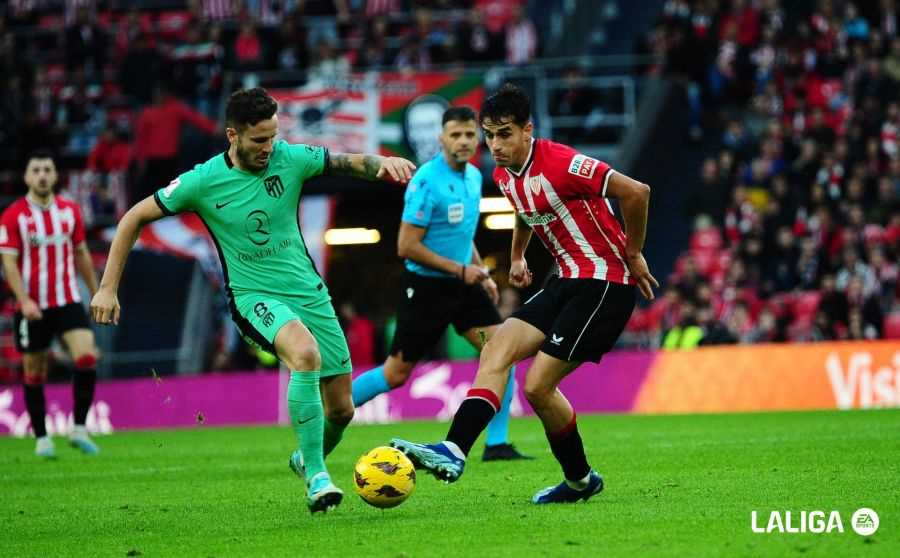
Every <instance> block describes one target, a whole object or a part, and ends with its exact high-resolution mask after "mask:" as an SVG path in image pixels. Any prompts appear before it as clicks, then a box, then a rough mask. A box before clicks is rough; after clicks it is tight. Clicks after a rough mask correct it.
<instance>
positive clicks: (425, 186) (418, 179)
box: [402, 151, 481, 277]
mask: <svg viewBox="0 0 900 558" xmlns="http://www.w3.org/2000/svg"><path fill="white" fill-rule="evenodd" d="M480 203H481V171H480V170H478V168H477V167H475V165H472V164H471V163H466V168H465V170H463V171H456V170H453V169H452V168H450V165H449V164H447V160H446V159H444V153H443V151H441V152H440V153H438V154H437V155H436V156H435V157H434V158H433V159H431V160H430V161H428V162H427V163H425V164H424V165H422V166H421V167H419V170H418V171H416V174H415V176H413V178H412V180H411V181H410V182H409V186H407V187H406V195H405V196H404V199H403V217H402V220H403V222H404V223H409V224H411V225H415V226H417V227H422V228H424V229H426V230H425V236H424V237H423V238H422V243H423V244H424V245H425V246H426V247H427V248H428V249H429V250H431V251H432V252H435V253H437V254H440V255H441V256H444V257H445V258H449V259H451V260H454V261H457V262H459V263H466V264H468V263H470V262H471V261H472V240H473V239H474V238H475V229H476V228H477V227H478V215H479V205H480ZM406 269H408V270H410V271H412V272H413V273H418V274H420V275H427V276H429V277H448V276H451V275H450V274H447V273H444V272H443V271H438V270H436V269H433V268H430V267H425V266H423V265H420V264H418V263H416V262H414V261H412V260H406Z"/></svg>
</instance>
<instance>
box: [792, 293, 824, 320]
mask: <svg viewBox="0 0 900 558" xmlns="http://www.w3.org/2000/svg"><path fill="white" fill-rule="evenodd" d="M821 299H822V294H821V293H819V292H818V291H806V292H803V293H800V294H798V295H797V297H796V298H795V299H794V316H795V317H796V319H798V320H799V319H801V318H812V317H813V316H815V314H816V310H818V309H819V301H820V300H821Z"/></svg>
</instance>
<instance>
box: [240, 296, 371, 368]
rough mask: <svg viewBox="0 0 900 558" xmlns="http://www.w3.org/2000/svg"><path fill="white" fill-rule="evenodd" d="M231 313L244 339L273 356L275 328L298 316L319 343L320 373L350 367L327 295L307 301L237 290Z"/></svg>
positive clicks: (344, 344)
mask: <svg viewBox="0 0 900 558" xmlns="http://www.w3.org/2000/svg"><path fill="white" fill-rule="evenodd" d="M304 303H305V304H306V305H304ZM232 317H233V318H234V321H235V323H236V324H237V326H238V329H239V330H240V331H241V334H242V335H243V336H244V339H245V340H246V341H247V342H248V343H250V344H251V345H253V346H254V347H257V348H259V349H262V350H264V351H267V352H270V353H272V354H273V355H276V356H277V354H278V353H276V351H275V336H276V335H277V334H278V330H280V329H281V328H282V326H284V324H286V323H288V322H290V321H291V320H298V321H300V323H302V324H303V325H304V326H306V328H307V329H309V331H310V333H312V335H313V337H315V339H316V342H317V343H318V344H319V354H320V355H321V357H322V369H321V371H320V374H321V376H323V377H325V376H337V375H339V374H349V373H350V371H351V370H352V369H353V365H352V363H351V362H350V349H349V348H348V347H347V340H346V338H345V337H344V332H343V331H342V330H341V324H340V322H338V318H337V316H336V315H335V313H334V308H333V307H332V306H331V301H330V300H328V299H322V300H321V301H315V302H312V303H310V301H309V299H303V300H302V302H301V301H300V300H299V299H295V298H293V297H289V296H280V297H277V298H276V297H275V296H273V295H270V294H253V293H248V294H240V295H237V296H236V297H235V300H234V305H233V306H232Z"/></svg>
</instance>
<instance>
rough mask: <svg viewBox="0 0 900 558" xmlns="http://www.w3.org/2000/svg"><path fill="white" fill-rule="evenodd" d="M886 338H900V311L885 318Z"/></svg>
mask: <svg viewBox="0 0 900 558" xmlns="http://www.w3.org/2000/svg"><path fill="white" fill-rule="evenodd" d="M884 338H885V339H900V312H894V313H893V314H888V315H887V316H886V317H885V318H884Z"/></svg>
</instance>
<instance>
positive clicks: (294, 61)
mask: <svg viewBox="0 0 900 558" xmlns="http://www.w3.org/2000/svg"><path fill="white" fill-rule="evenodd" d="M271 44H272V48H271V50H270V52H269V56H270V57H271V60H270V62H269V63H268V64H267V66H269V67H271V68H276V69H278V70H300V69H303V68H306V65H307V63H308V60H307V49H306V41H305V40H304V39H303V37H302V35H301V33H300V31H299V30H298V29H297V24H296V21H295V20H294V19H292V18H289V19H285V20H284V21H282V22H281V26H280V27H279V28H278V33H277V34H276V35H275V38H274V40H273V41H272V43H271Z"/></svg>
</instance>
